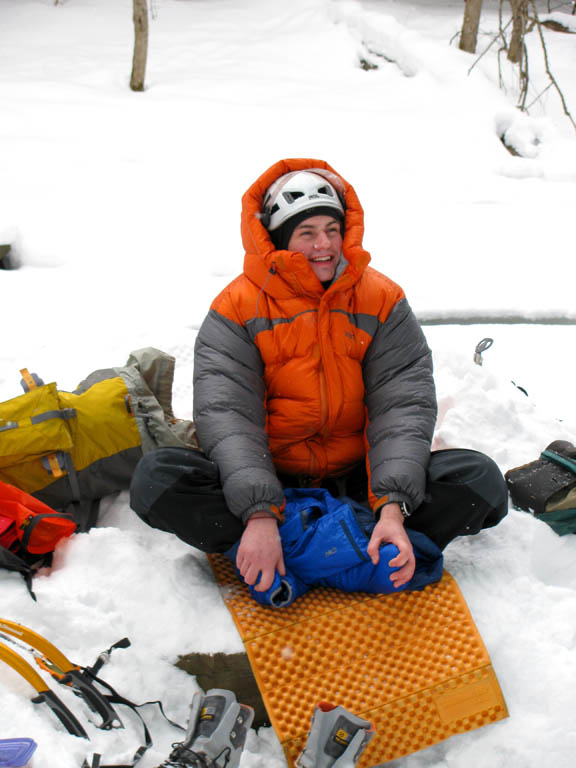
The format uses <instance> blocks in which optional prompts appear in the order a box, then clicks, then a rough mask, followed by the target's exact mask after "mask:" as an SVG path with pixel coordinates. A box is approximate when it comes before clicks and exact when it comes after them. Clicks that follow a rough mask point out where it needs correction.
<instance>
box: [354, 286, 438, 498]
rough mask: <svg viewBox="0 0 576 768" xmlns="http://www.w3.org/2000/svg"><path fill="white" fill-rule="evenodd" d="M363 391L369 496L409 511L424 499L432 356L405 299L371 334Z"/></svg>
mask: <svg viewBox="0 0 576 768" xmlns="http://www.w3.org/2000/svg"><path fill="white" fill-rule="evenodd" d="M364 385H365V389H366V395H365V403H366V408H367V413H368V424H367V430H366V437H367V441H368V464H369V468H370V482H371V491H372V493H373V494H374V496H375V497H376V499H382V498H383V497H386V496H387V497H388V500H389V501H398V502H401V501H403V502H405V503H406V504H407V505H408V507H409V508H410V509H415V508H416V507H417V506H419V505H420V504H421V502H422V501H423V499H424V489H425V484H426V469H427V467H428V462H429V459H430V445H431V442H432V436H433V433H434V426H435V423H436V414H437V406H436V392H435V387H434V379H433V376H432V355H431V352H430V349H429V348H428V344H427V343H426V339H425V337H424V334H423V333H422V330H421V328H420V326H419V325H418V322H417V320H416V317H415V316H414V314H413V312H412V310H411V309H410V306H409V305H408V302H407V301H406V299H402V300H401V301H400V302H398V304H397V305H396V306H395V307H394V309H393V310H392V312H391V313H390V315H389V317H388V319H387V320H386V322H384V323H381V324H380V325H379V327H378V329H377V330H376V333H375V335H374V338H373V340H372V343H371V344H370V347H369V349H368V352H367V353H366V355H365V358H364Z"/></svg>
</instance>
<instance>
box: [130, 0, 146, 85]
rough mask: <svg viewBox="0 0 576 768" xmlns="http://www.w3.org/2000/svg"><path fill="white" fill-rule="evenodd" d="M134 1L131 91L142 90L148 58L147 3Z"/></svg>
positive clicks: (140, 0)
mask: <svg viewBox="0 0 576 768" xmlns="http://www.w3.org/2000/svg"><path fill="white" fill-rule="evenodd" d="M133 1H134V57H133V59H132V76H131V77H130V88H132V90H133V91H143V90H144V80H145V78H146V60H147V58H148V3H147V0H133Z"/></svg>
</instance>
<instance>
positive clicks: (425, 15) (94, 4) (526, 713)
mask: <svg viewBox="0 0 576 768" xmlns="http://www.w3.org/2000/svg"><path fill="white" fill-rule="evenodd" d="M151 5H152V7H151V11H152V16H153V18H152V19H151V23H150V50H149V58H148V69H147V90H146V91H145V92H144V93H132V92H131V91H130V90H129V88H128V81H129V76H130V69H131V62H132V46H133V26H132V3H131V0H60V2H59V4H58V5H54V3H53V0H0V35H1V43H0V243H1V242H11V243H13V244H14V251H15V252H16V253H17V254H18V255H19V257H20V259H21V261H22V263H23V266H22V268H21V269H19V270H16V271H9V272H8V271H0V290H1V296H2V299H1V302H0V319H1V327H2V343H1V344H0V399H2V400H6V399H9V398H11V397H15V396H17V395H18V394H20V389H19V385H18V382H19V379H20V374H19V370H20V369H21V368H23V367H27V368H29V369H30V370H31V371H34V372H37V373H38V374H39V375H40V376H41V377H42V378H43V379H44V380H45V381H56V382H57V383H58V386H59V388H61V389H65V390H73V389H74V388H75V387H76V385H77V384H78V382H79V381H81V380H82V379H83V378H85V376H86V375H87V374H88V373H90V372H91V371H93V370H95V369H98V368H103V367H110V366H120V365H123V364H124V363H125V361H126V359H127V357H128V355H129V353H130V352H131V351H132V350H135V349H138V348H141V347H144V346H155V347H158V348H160V349H162V350H164V351H166V352H169V353H171V354H172V355H174V356H175V357H176V360H177V368H176V381H175V388H174V409H175V412H176V414H177V415H178V416H180V417H182V418H190V416H191V400H192V389H191V379H192V352H193V345H194V339H195V334H196V331H197V328H198V326H199V324H200V323H201V321H202V319H203V317H204V315H205V313H206V311H207V309H208V306H209V304H210V301H211V299H212V298H213V297H214V296H215V295H216V293H217V292H218V291H219V290H220V289H221V288H222V287H224V285H225V284H226V283H228V282H229V281H230V280H231V279H232V278H233V277H234V276H235V275H236V274H237V273H238V272H239V271H240V269H241V265H242V249H241V244H240V237H239V218H240V198H241V195H242V193H243V192H244V190H245V189H246V188H247V187H248V186H249V185H250V184H251V183H252V182H253V181H254V180H255V179H256V178H257V177H258V176H259V175H260V173H261V172H262V171H263V170H265V169H266V168H267V167H268V166H269V165H271V164H272V163H273V162H275V161H276V160H278V159H280V158H282V157H298V156H303V157H318V158H322V159H325V160H327V161H328V162H329V163H330V164H331V165H333V166H334V167H335V168H336V169H337V170H338V171H339V172H341V173H342V174H343V175H344V176H345V177H346V178H347V179H348V180H349V181H350V182H351V183H352V184H353V185H354V187H355V189H356V191H357V192H358V195H359V197H360V199H361V201H362V203H363V205H364V208H365V211H366V236H365V245H366V247H367V248H368V250H369V251H370V252H371V253H372V256H373V262H372V263H373V265H374V266H375V267H376V268H378V269H380V270H381V271H383V272H385V273H386V274H388V275H389V276H390V277H392V278H393V279H394V280H396V281H397V282H399V283H400V284H401V285H402V286H403V288H404V289H405V291H406V293H407V295H408V297H409V300H410V302H411V304H412V306H413V308H414V310H415V311H416V313H417V315H418V316H419V317H420V318H421V319H422V320H423V321H425V322H430V321H432V320H441V319H442V318H444V319H446V318H452V319H453V318H459V319H460V320H461V321H466V320H470V319H471V318H474V317H477V316H482V317H484V318H491V319H493V320H494V319H497V318H500V317H504V316H508V317H509V316H513V317H514V318H516V319H519V318H520V319H524V321H525V322H524V323H522V324H513V325H510V324H508V325H502V324H491V325H488V324H486V325H478V324H476V325H471V324H468V325H467V324H458V325H454V324H451V325H425V328H424V329H425V332H426V335H427V337H428V340H429V343H430V345H431V347H432V349H433V352H434V358H435V365H436V379H437V385H438V394H439V400H440V418H439V421H438V429H437V434H436V447H467V448H475V449H478V450H482V451H485V452H486V453H488V454H490V455H491V456H493V457H494V458H495V459H496V461H497V462H498V464H499V465H500V467H501V468H502V470H503V471H505V470H507V469H509V468H511V467H514V466H517V465H518V464H521V463H524V462H526V461H530V460H532V459H534V458H536V457H537V456H538V454H539V452H540V451H541V450H542V449H543V448H544V447H546V445H547V444H548V443H549V442H551V441H552V440H554V439H568V440H571V441H574V440H576V415H575V413H574V350H575V348H576V326H575V325H569V324H565V325H550V324H546V325H544V324H535V323H534V321H538V320H543V319H548V320H549V319H556V320H560V319H563V320H568V321H572V323H574V322H575V321H576V308H575V303H574V284H575V283H574V278H575V276H576V267H575V266H574V265H575V263H576V262H575V259H574V244H573V241H574V203H575V199H576V195H575V192H576V184H575V182H576V133H575V132H574V129H573V127H572V126H571V124H570V122H569V121H568V120H567V118H566V117H565V116H564V114H563V111H562V106H561V104H560V100H559V98H558V95H557V93H556V92H555V91H554V89H549V90H548V91H546V93H545V94H544V95H543V96H542V97H541V98H540V99H538V100H537V101H536V102H535V103H534V105H533V106H532V107H531V109H530V113H529V115H526V114H521V113H519V112H518V111H517V110H515V108H514V105H515V102H516V97H517V92H516V90H515V79H514V78H515V76H514V72H513V70H512V68H511V67H510V66H509V65H506V63H505V61H504V60H502V68H501V73H500V74H501V77H502V80H503V84H504V86H505V88H504V89H499V88H498V79H499V72H498V66H497V58H496V57H497V51H496V48H497V46H492V48H490V50H489V51H488V53H487V54H486V55H485V56H483V57H482V58H481V59H480V60H479V61H477V58H478V57H477V56H473V55H470V54H465V53H462V52H460V51H459V50H458V48H457V34H458V31H459V29H460V26H461V23H462V10H463V4H462V3H461V2H460V1H458V2H455V1H454V2H451V1H450V0H439V2H431V0H417V2H394V0H362V2H338V1H337V0H332V2H327V1H326V0H290V2H285V0H235V2H233V1H232V0H152V3H151ZM548 10H551V11H552V12H553V13H552V16H553V17H554V18H561V19H562V21H563V22H564V23H566V24H567V25H568V26H570V27H571V28H572V29H573V31H576V21H575V17H574V16H572V15H570V14H571V10H572V8H571V5H570V4H565V5H558V6H556V7H553V8H550V9H548V7H547V6H546V7H544V6H542V7H541V11H542V13H544V12H546V11H548ZM497 26H498V18H497V7H496V5H494V4H492V3H491V2H490V3H488V2H487V0H485V9H484V13H483V16H482V20H481V30H480V38H479V46H478V50H479V52H480V51H483V50H484V49H486V48H487V47H488V46H489V44H490V42H491V41H492V39H493V38H494V36H495V34H496V31H497ZM544 33H545V39H546V44H547V48H548V55H549V59H550V65H551V67H552V70H553V72H554V75H555V77H556V78H557V80H558V82H559V84H560V86H561V87H562V89H563V92H564V95H565V97H566V100H567V102H568V105H569V107H571V109H572V111H573V113H574V112H576V78H575V76H574V73H575V72H576V37H574V36H573V35H572V34H562V33H558V32H553V31H551V30H547V29H546V30H544ZM527 43H528V50H529V59H530V73H531V86H530V96H529V98H528V103H530V102H531V101H533V100H534V99H536V97H537V96H538V95H539V94H540V93H541V92H542V91H544V90H545V88H546V86H547V85H548V81H547V78H546V75H545V72H544V66H543V59H542V53H541V50H540V44H539V42H538V38H537V34H536V32H532V33H531V34H530V35H529V36H528V38H527ZM367 49H370V50H372V51H378V52H379V53H381V54H384V55H385V56H386V58H387V59H389V60H390V61H389V62H385V60H384V59H381V58H379V61H381V62H382V66H381V67H380V68H379V69H377V70H371V71H365V70H363V69H362V68H361V67H360V66H359V60H360V58H361V57H366V55H367ZM475 62H476V63H475ZM473 64H475V66H474V67H473V68H472V69H471V67H472V65H473ZM504 133H506V136H507V141H508V143H510V144H512V145H513V146H514V147H515V148H516V151H517V152H519V153H520V155H519V156H512V155H511V154H510V153H509V152H508V151H507V150H506V149H505V148H504V146H503V144H502V142H501V141H500V136H502V135H503V134H504ZM484 337H491V338H493V339H494V344H493V346H492V347H491V348H490V349H489V350H487V351H486V352H485V353H484V355H483V358H484V364H483V366H478V365H475V364H474V362H473V353H474V348H475V346H476V344H477V343H478V342H479V341H480V339H482V338H484ZM512 382H515V383H516V384H517V385H520V386H522V387H523V388H524V389H525V390H526V391H527V392H528V396H526V395H525V394H524V393H523V392H522V391H521V390H520V389H518V388H517V387H515V386H514V385H513V383H512ZM446 566H447V568H448V569H449V570H450V572H451V573H452V574H453V575H454V576H455V577H456V578H457V580H458V583H459V585H460V587H461V589H462V591H463V593H464V596H465V597H466V600H467V601H468V605H469V607H470V609H471V611H472V614H473V616H474V618H475V620H476V622H477V625H478V627H479V629H480V631H481V633H482V636H483V638H484V642H485V644H486V646H487V648H488V651H489V653H490V656H491V658H492V662H493V666H494V668H495V670H496V673H497V675H498V678H499V680H500V683H501V686H502V688H503V692H504V695H505V698H506V700H507V703H508V707H509V710H510V718H509V719H507V720H505V721H502V722H500V723H497V724H495V725H493V726H490V727H486V728H483V729H480V730H477V731H474V732H472V733H469V734H464V735H461V736H457V737H453V738H452V739H450V740H448V741H446V742H444V743H442V744H439V745H437V746H435V747H432V748H430V749H428V750H425V751H423V752H420V753H418V754H415V755H413V756H410V757H408V758H405V759H403V760H399V761H397V765H398V766H402V768H485V767H486V766H490V768H542V765H548V764H550V765H554V768H572V766H573V764H574V754H575V751H576V732H575V731H574V713H575V712H576V538H574V537H573V536H569V537H564V538H559V537H557V536H556V535H555V534H554V533H553V532H552V531H551V530H550V529H549V528H548V527H547V526H546V525H545V524H543V523H540V522H538V521H535V520H533V519H532V518H531V517H529V516H528V515H527V514H525V513H521V512H516V511H514V510H511V512H510V514H509V516H508V518H506V520H505V521H504V522H503V523H502V524H501V525H500V526H499V527H498V528H496V529H494V530H491V531H487V532H485V533H482V534H480V535H478V536H476V537H473V538H470V539H462V540H458V541H456V542H454V543H452V544H451V545H450V546H449V547H448V549H447V550H446ZM35 590H36V593H37V596H38V602H37V603H33V602H32V600H31V599H30V598H29V597H28V594H27V592H26V589H25V586H24V584H23V582H22V580H21V578H20V577H19V576H18V575H15V574H10V573H7V572H0V615H1V616H4V617H6V618H9V619H12V620H14V621H18V622H21V623H23V624H25V625H28V626H31V627H33V628H34V629H35V630H36V631H38V632H41V633H42V634H44V635H45V636H46V637H47V638H48V639H50V640H51V641H52V642H53V643H55V644H56V645H58V646H59V647H60V648H61V649H62V650H63V651H64V652H65V653H66V654H67V655H68V656H69V657H70V658H71V659H72V660H73V661H75V662H77V663H80V664H90V663H92V662H93V661H94V660H95V658H96V656H97V655H98V653H99V652H100V651H102V650H103V649H105V648H107V647H108V646H110V645H111V644H112V643H113V642H115V641H116V640H118V639H119V638H121V637H124V636H128V637H129V638H130V639H131V641H132V647H131V648H130V649H127V650H118V651H116V652H115V654H114V655H113V656H112V659H111V661H110V663H109V664H108V665H107V666H106V667H105V669H104V670H103V673H102V674H103V676H104V677H105V678H106V679H107V680H109V682H110V683H112V684H113V685H114V686H115V687H117V688H118V690H119V691H120V692H121V693H123V694H124V695H126V696H128V697H130V698H132V699H134V700H136V701H145V700H149V699H162V701H163V703H164V705H165V708H166V711H167V713H168V714H169V715H170V716H171V717H173V718H174V719H176V720H178V721H179V722H182V723H184V722H185V721H186V718H187V711H188V705H189V702H190V699H191V697H192V694H193V692H194V691H195V690H196V685H195V681H194V678H192V677H189V676H188V675H186V674H185V673H184V672H182V671H180V670H178V669H176V668H175V667H174V666H173V663H174V661H175V659H176V658H177V656H178V655H179V654H182V653H186V652H190V651H206V652H208V651H238V650H241V649H242V645H241V641H240V639H239V637H238V635H237V633H236V630H235V629H234V627H233V625H232V622H231V619H230V617H229V615H228V611H227V609H226V608H225V606H224V604H223V602H222V600H221V598H220V596H219V593H218V588H217V587H216V585H215V584H214V582H213V579H212V576H211V573H210V570H209V567H208V566H207V563H206V560H205V558H204V556H203V555H201V554H200V553H198V552H196V551H194V550H191V549H190V548H189V547H187V546H185V545H184V544H182V543H181V542H179V541H177V540H175V539H174V538H172V537H171V536H169V535H166V534H162V533H159V532H154V531H152V530H150V529H148V528H146V527H145V526H144V525H143V524H142V523H141V522H140V521H139V520H138V519H137V518H136V517H135V515H134V514H133V513H132V512H131V511H130V509H129V507H128V503H127V497H126V494H120V495H119V496H118V497H114V498H109V499H106V500H105V502H104V504H103V506H102V512H101V516H100V524H99V527H98V528H96V529H94V530H92V531H91V532H90V533H89V534H83V535H79V536H76V537H74V538H73V540H71V541H69V542H67V543H66V544H65V545H64V546H62V547H61V548H60V549H59V551H58V552H57V556H56V559H55V566H54V568H53V569H52V571H51V572H50V573H46V574H43V575H41V576H39V577H37V578H36V580H35ZM32 693H33V691H32V689H31V688H30V687H29V686H28V685H27V683H26V682H25V681H24V680H23V679H22V678H20V677H19V676H18V675H16V674H15V673H14V672H13V671H12V670H11V669H9V668H7V667H5V666H3V667H0V738H9V737H23V736H28V737H32V738H34V739H35V740H36V741H37V742H38V745H39V747H38V750H37V752H36V755H35V757H34V768H53V766H54V765H55V761H56V760H57V762H58V766H59V768H79V766H80V765H81V763H82V760H83V758H84V756H85V755H86V754H90V753H91V752H92V751H97V752H101V753H103V755H104V759H105V762H119V761H122V760H127V759H129V758H130V757H131V755H132V753H133V751H134V749H135V747H136V746H137V745H138V744H139V743H140V738H141V737H140V732H139V729H138V726H137V725H136V723H133V724H132V721H130V720H129V717H126V721H127V725H128V728H127V730H125V731H117V732H114V733H110V732H108V733H104V732H102V731H99V730H97V729H96V728H95V727H93V726H90V725H89V726H87V727H88V729H89V735H90V737H91V742H90V744H87V743H86V742H85V741H83V740H80V739H76V738H74V737H72V736H69V735H68V734H67V733H65V732H63V730H62V729H60V727H59V726H58V725H55V721H54V720H53V718H52V717H51V715H50V714H49V713H48V712H47V711H46V710H45V709H43V708H42V707H36V706H34V705H33V704H32V703H30V697H31V695H32ZM58 693H59V695H61V697H62V698H64V699H65V700H66V701H67V702H68V703H69V704H70V706H71V707H72V708H73V709H74V710H75V711H76V712H77V713H78V712H79V702H78V701H77V700H76V699H75V698H74V697H71V696H68V697H66V694H67V691H62V690H58ZM84 715H87V713H85V712H84V713H83V717H82V719H83V722H86V718H85V717H84ZM153 715H154V713H153V712H150V716H151V717H150V719H151V722H152V726H153V736H154V740H155V744H154V747H153V748H152V749H151V750H150V752H149V753H148V754H147V755H146V756H145V758H144V760H143V761H142V762H141V764H140V765H141V766H142V768H153V767H154V766H156V765H158V764H159V763H161V762H162V760H163V759H164V758H165V757H166V755H167V754H168V751H169V748H170V743H171V742H172V741H175V740H177V739H178V738H179V733H178V731H176V730H175V729H172V728H170V727H169V726H167V725H165V724H164V723H163V722H162V720H161V718H160V717H159V716H156V715H154V716H153ZM283 766H285V761H284V759H283V757H282V751H281V748H280V746H279V744H278V742H277V740H276V737H275V736H274V733H273V732H272V730H271V729H260V730H259V731H258V732H257V733H256V732H255V731H252V732H251V733H250V737H249V741H248V744H247V747H246V750H245V752H244V754H243V757H242V762H241V768H264V767H266V768H283Z"/></svg>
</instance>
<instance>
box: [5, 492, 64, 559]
mask: <svg viewBox="0 0 576 768" xmlns="http://www.w3.org/2000/svg"><path fill="white" fill-rule="evenodd" d="M75 530H76V523H75V522H74V521H73V520H72V518H71V517H70V516H69V515H66V514H62V513H59V512H55V511H54V510H53V509H52V507H49V506H48V505H47V504H44V503H43V502H42V501H39V500H38V499H36V498H34V496H30V494H29V493H25V492H24V491H21V490H20V489H19V488H16V487H15V486H13V485H9V484H8V483H3V482H2V481H0V545H2V546H4V547H5V548H6V549H9V550H11V551H18V550H21V551H24V552H27V553H29V554H31V555H45V554H48V553H49V552H53V551H54V549H55V548H56V545H57V544H58V542H59V541H60V539H63V538H65V537H67V536H71V535H72V534H73V533H74V531H75Z"/></svg>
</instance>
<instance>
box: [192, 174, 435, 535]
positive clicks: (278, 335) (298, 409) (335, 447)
mask: <svg viewBox="0 0 576 768" xmlns="http://www.w3.org/2000/svg"><path fill="white" fill-rule="evenodd" d="M303 169H315V170H316V171H318V170H319V171H320V172H321V173H324V174H327V175H328V178H329V179H330V181H331V182H332V183H333V185H334V186H337V187H338V188H339V190H340V191H341V193H342V195H343V197H344V199H345V204H346V220H345V233H344V242H343V259H345V261H343V262H342V263H343V264H345V268H344V269H343V270H342V271H341V272H340V274H339V275H338V276H337V278H336V279H335V280H334V281H333V283H332V284H331V285H330V286H329V288H327V289H326V290H324V288H323V286H322V284H321V283H320V281H319V280H318V278H317V277H316V275H315V274H314V272H313V270H312V268H311V267H310V265H309V263H308V261H307V259H306V258H305V257H304V256H303V255H302V254H301V253H293V252H289V251H276V250H275V247H274V245H273V244H272V242H271V240H270V237H269V235H268V232H267V230H266V229H265V227H264V226H263V225H262V223H261V221H260V211H261V208H262V199H263V196H264V193H265V192H266V190H267V189H268V187H269V186H270V185H271V184H272V182H273V181H275V179H277V178H278V177H279V176H282V175H283V174H285V173H288V172H289V171H293V170H303ZM333 174H335V171H334V170H333V169H332V168H331V167H330V166H329V165H328V164H327V163H325V162H323V161H321V160H306V159H295V160H282V161H280V162H278V163H276V164H275V165H274V166H272V167H271V168H270V169H268V170H267V171H266V172H265V173H264V174H262V176H261V177H260V178H259V179H258V180H257V181H256V182H255V183H254V184H253V185H252V186H251V187H250V188H249V189H248V191H247V192H246V193H245V194H244V196H243V198H242V240H243V245H244V249H245V258H244V271H243V274H242V275H240V276H239V277H237V278H236V279H235V280H234V281H233V282H232V283H230V284H229V285H228V286H227V287H226V288H225V289H224V290H223V291H222V293H221V294H220V295H219V296H217V297H216V299H215V300H214V301H213V303H212V305H211V308H210V312H209V314H208V316H207V317H206V319H205V321H204V323H203V324H202V327H201V329H200V331H199V333H198V337H197V341H196V347H195V360H194V422H195V425H196V429H197V434H198V437H199V440H200V444H201V446H202V448H203V449H204V450H205V451H206V453H207V454H208V456H209V457H210V458H211V459H212V460H213V461H215V462H216V464H217V466H218V468H219V471H220V479H221V482H222V486H223V489H224V493H225V496H226V501H227V504H228V506H229V507H230V509H231V511H232V512H233V513H234V514H236V515H237V516H239V517H241V518H242V519H243V520H244V521H246V520H247V519H248V518H249V517H250V515H251V514H252V513H253V512H254V511H256V510H257V509H271V510H272V511H274V512H276V513H277V512H278V511H279V510H280V509H281V508H282V505H283V499H284V496H283V490H282V486H281V484H280V482H279V480H278V478H277V474H276V472H279V473H281V474H283V475H294V476H300V477H302V476H305V477H307V478H309V479H310V483H311V484H315V483H316V484H317V483H319V482H320V481H321V480H322V478H325V477H336V476H338V475H342V474H345V473H346V472H347V471H348V470H350V469H351V468H352V467H354V466H355V465H357V464H358V463H359V462H361V461H363V460H365V459H366V462H367V470H368V476H369V479H370V498H371V503H372V506H373V508H374V509H376V508H377V507H378V506H379V505H381V504H383V503H385V502H386V501H403V502H405V503H407V504H408V505H409V506H410V507H411V508H414V507H416V506H417V505H418V504H419V503H420V502H421V501H422V498H423V494H424V484H425V475H426V467H427V464H428V459H429V454H430V442H431V439H432V433H433V429H434V423H435V419H436V399H435V391H434V382H433V378H432V362H431V355H430V350H429V349H428V346H427V344H426V341H425V338H424V336H423V334H422V332H421V329H420V327H419V325H418V323H417V322H416V319H415V317H414V315H413V313H412V311H411V309H410V307H409V305H408V303H407V301H406V298H405V296H404V293H403V291H402V289H401V288H400V287H399V286H398V285H396V284H395V283H393V282H392V281H391V280H390V279H389V278H387V277H386V276H385V275H383V274H381V273H379V272H377V271H376V270H374V269H372V268H371V267H369V266H368V263H369V261H370V255H369V254H368V253H367V252H366V251H365V250H364V249H363V247H362V236H363V231H364V224H363V210H362V207H361V205H360V202H359V200H358V198H357V196H356V193H355V192H354V190H353V188H352V187H351V186H350V185H349V184H348V183H347V182H346V181H345V180H344V179H343V178H342V177H341V176H338V175H337V174H336V175H333ZM297 484H298V483H297V482H296V479H295V482H294V485H297Z"/></svg>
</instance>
